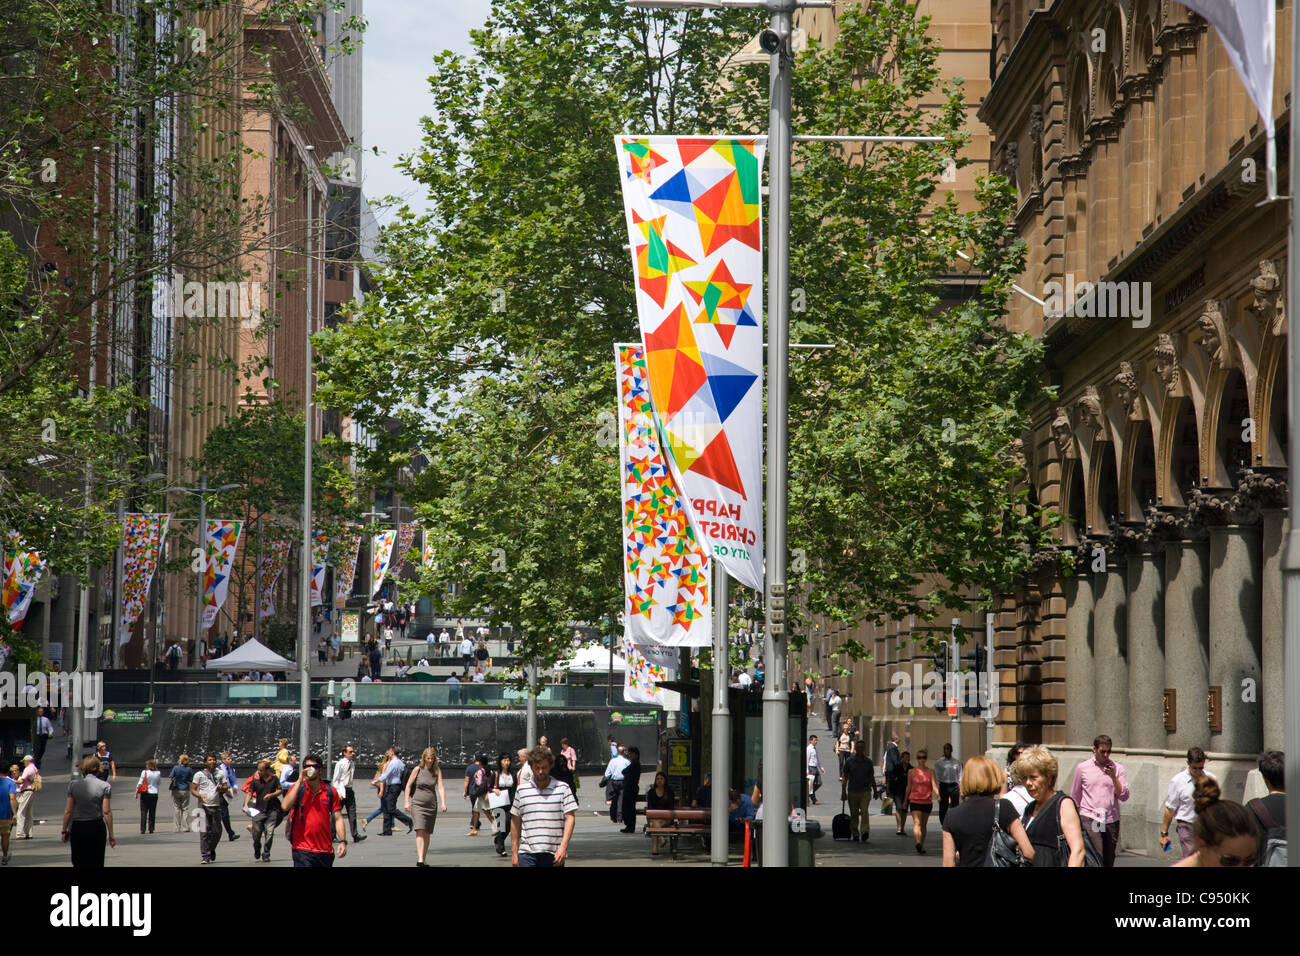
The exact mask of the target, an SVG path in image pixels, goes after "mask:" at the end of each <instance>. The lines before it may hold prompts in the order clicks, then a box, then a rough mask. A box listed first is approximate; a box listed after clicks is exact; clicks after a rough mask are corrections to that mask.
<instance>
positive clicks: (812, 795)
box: [804, 734, 822, 804]
mask: <svg viewBox="0 0 1300 956" xmlns="http://www.w3.org/2000/svg"><path fill="white" fill-rule="evenodd" d="M804 766H805V769H806V771H807V778H808V800H809V801H810V802H811V803H813V804H816V803H818V800H817V791H818V789H820V788H821V785H822V758H821V757H820V756H818V754H817V735H816V734H813V735H812V736H811V737H809V738H808V747H807V749H806V750H805V751H804Z"/></svg>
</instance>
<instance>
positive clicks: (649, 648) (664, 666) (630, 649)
mask: <svg viewBox="0 0 1300 956" xmlns="http://www.w3.org/2000/svg"><path fill="white" fill-rule="evenodd" d="M623 656H624V658H626V659H627V667H626V669H625V670H624V671H623V699H624V700H626V701H627V702H628V703H629V704H658V705H660V706H662V705H663V700H664V692H663V691H662V690H660V689H659V685H660V684H661V683H663V682H664V681H666V680H671V679H672V678H673V675H674V674H675V673H676V670H677V648H675V647H663V646H658V645H654V644H647V645H637V644H635V643H633V642H632V641H630V640H628V638H627V637H626V636H625V637H624V638H623Z"/></svg>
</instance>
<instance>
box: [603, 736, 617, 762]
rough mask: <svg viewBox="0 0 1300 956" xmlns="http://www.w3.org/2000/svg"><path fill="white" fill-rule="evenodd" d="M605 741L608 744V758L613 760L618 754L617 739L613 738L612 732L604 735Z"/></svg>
mask: <svg viewBox="0 0 1300 956" xmlns="http://www.w3.org/2000/svg"><path fill="white" fill-rule="evenodd" d="M605 741H606V742H607V743H608V744H609V759H610V760H613V759H614V758H615V757H617V756H618V741H617V740H615V739H614V735H613V734H610V735H609V736H608V737H606V738H605Z"/></svg>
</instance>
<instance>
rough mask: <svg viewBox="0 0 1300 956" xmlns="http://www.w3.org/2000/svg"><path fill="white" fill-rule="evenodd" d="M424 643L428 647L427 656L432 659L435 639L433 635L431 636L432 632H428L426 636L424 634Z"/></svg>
mask: <svg viewBox="0 0 1300 956" xmlns="http://www.w3.org/2000/svg"><path fill="white" fill-rule="evenodd" d="M424 643H425V644H426V645H428V647H427V653H428V655H429V656H430V657H433V656H434V655H433V652H434V644H435V638H434V635H433V631H430V632H429V633H428V634H426V635H425V636H424Z"/></svg>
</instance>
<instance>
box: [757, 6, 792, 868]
mask: <svg viewBox="0 0 1300 956" xmlns="http://www.w3.org/2000/svg"><path fill="white" fill-rule="evenodd" d="M794 8H795V0H773V2H771V3H769V5H768V10H769V11H770V12H771V20H770V28H771V30H772V32H773V33H775V34H777V36H779V37H780V38H781V44H780V48H779V49H778V50H777V52H776V53H774V54H772V57H771V60H770V66H769V70H768V77H769V87H770V107H769V114H768V125H769V130H768V143H767V145H768V157H769V159H768V164H769V165H768V195H769V198H770V200H771V211H770V212H769V213H768V240H767V276H768V289H767V315H768V320H767V321H768V325H767V561H766V572H767V580H766V582H765V583H766V589H767V634H766V638H765V641H764V645H763V656H764V658H765V663H766V665H767V675H766V679H765V680H764V681H763V781H762V786H763V824H764V825H763V848H762V849H763V857H762V858H763V866H765V867H769V866H771V867H785V866H788V865H789V858H790V852H789V851H790V843H789V837H788V836H787V833H786V823H785V820H786V816H787V813H788V806H789V803H790V796H791V794H790V783H789V780H788V777H789V761H790V695H789V691H787V690H786V684H785V654H786V639H785V598H786V594H785V523H786V414H787V402H786V386H787V379H786V376H787V374H788V372H789V342H790V316H789V305H790V294H789V284H790V251H789V238H790V73H791V70H792V68H793V66H794V63H793V52H792V50H791V46H790V37H791V33H792V25H793V15H794Z"/></svg>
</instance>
